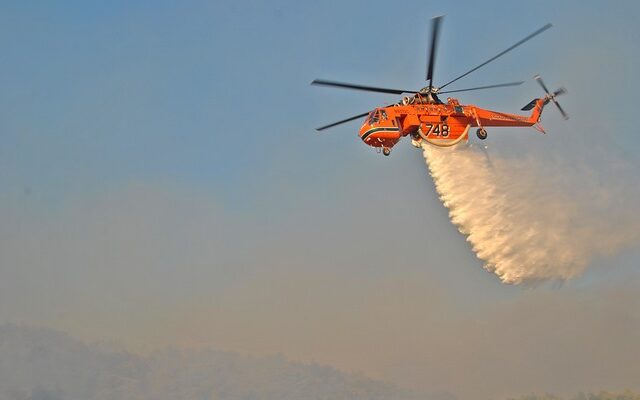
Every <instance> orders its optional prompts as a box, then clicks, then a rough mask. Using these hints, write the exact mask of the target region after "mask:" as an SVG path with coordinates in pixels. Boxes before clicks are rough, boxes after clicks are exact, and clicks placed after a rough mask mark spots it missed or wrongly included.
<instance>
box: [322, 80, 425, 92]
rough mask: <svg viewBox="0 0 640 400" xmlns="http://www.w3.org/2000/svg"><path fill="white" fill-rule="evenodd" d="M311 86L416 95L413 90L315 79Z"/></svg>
mask: <svg viewBox="0 0 640 400" xmlns="http://www.w3.org/2000/svg"><path fill="white" fill-rule="evenodd" d="M311 84H312V85H316V86H331V87H339V88H342V89H355V90H364V91H367V92H378V93H391V94H402V93H417V92H416V91H415V90H401V89H387V88H380V87H374V86H364V85H355V84H353V83H344V82H335V81H327V80H324V79H315V80H314V81H313V82H311Z"/></svg>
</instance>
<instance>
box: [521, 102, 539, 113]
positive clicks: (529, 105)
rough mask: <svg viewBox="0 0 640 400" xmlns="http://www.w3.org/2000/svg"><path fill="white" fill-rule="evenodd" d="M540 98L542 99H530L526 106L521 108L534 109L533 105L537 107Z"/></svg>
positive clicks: (524, 109)
mask: <svg viewBox="0 0 640 400" xmlns="http://www.w3.org/2000/svg"><path fill="white" fill-rule="evenodd" d="M538 100H540V99H533V100H531V101H530V102H529V103H528V104H527V105H526V106H524V107H522V108H521V110H522V111H529V110H532V109H533V107H535V105H536V102H537V101H538Z"/></svg>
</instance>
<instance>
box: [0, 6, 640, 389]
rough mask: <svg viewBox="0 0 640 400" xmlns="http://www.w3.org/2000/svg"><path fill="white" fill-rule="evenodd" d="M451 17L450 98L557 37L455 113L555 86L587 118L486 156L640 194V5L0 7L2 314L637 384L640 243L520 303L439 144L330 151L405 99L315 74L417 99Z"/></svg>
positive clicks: (522, 132)
mask: <svg viewBox="0 0 640 400" xmlns="http://www.w3.org/2000/svg"><path fill="white" fill-rule="evenodd" d="M442 14H445V15H446V18H445V21H444V26H443V30H442V40H441V43H440V44H441V46H440V49H441V51H440V52H439V54H438V60H437V66H436V72H435V73H436V82H444V81H446V80H447V78H449V79H450V78H452V77H455V76H456V75H458V74H460V73H462V72H464V71H465V70H466V69H468V68H470V67H472V66H474V65H475V64H478V63H480V62H482V61H484V60H485V59H487V58H489V57H490V56H492V55H493V54H495V53H497V52H499V51H501V50H503V49H504V48H506V47H508V46H509V45H511V44H512V43H514V42H515V41H517V40H519V39H521V38H522V37H524V36H526V35H527V34H529V33H530V32H532V31H534V30H536V29H537V28H539V27H541V26H543V25H544V24H546V23H547V22H551V23H553V24H554V28H553V29H551V30H549V31H547V32H545V33H543V34H542V35H540V36H539V37H537V38H536V39H535V40H533V41H532V42H530V43H527V44H526V45H525V46H523V47H522V48H519V49H518V50H516V51H514V52H513V53H512V54H509V56H506V57H504V58H503V59H500V60H499V61H498V62H495V63H494V64H491V65H490V66H487V67H485V68H483V69H481V70H479V71H478V72H476V73H474V74H473V75H471V76H469V77H468V78H465V79H464V80H462V81H460V82H459V84H458V85H457V87H459V88H461V87H468V86H477V85H482V84H492V83H500V82H509V81H514V80H526V81H527V82H526V83H525V84H524V85H522V86H520V87H517V88H508V89H496V90H494V91H485V92H470V93H468V94H465V95H464V96H462V95H461V96H460V97H459V99H460V100H461V102H463V103H474V104H478V105H482V106H486V107H491V108H495V109H498V110H504V111H507V112H516V111H517V110H519V109H520V108H521V107H522V106H523V105H525V104H526V103H527V102H529V101H530V100H531V99H532V98H534V97H537V96H540V95H541V92H540V89H539V87H538V86H537V85H536V84H535V82H533V81H532V80H531V79H530V78H531V77H532V76H533V75H534V74H536V73H540V74H542V76H543V77H544V78H545V80H546V81H547V83H548V85H549V86H552V87H554V88H555V87H557V86H560V85H564V86H566V87H567V89H568V91H569V95H567V96H564V97H563V98H562V99H561V101H562V104H563V106H564V107H565V109H566V110H567V111H568V112H569V114H570V115H571V119H570V120H569V121H567V122H565V121H563V120H562V119H561V118H560V116H559V115H558V113H556V112H555V110H553V109H549V110H547V111H546V112H545V115H544V116H543V124H544V125H545V127H546V128H547V130H548V131H549V134H548V135H546V136H542V135H540V134H538V133H536V132H535V131H534V130H528V129H502V130H498V129H496V130H495V131H490V132H489V140H488V145H489V150H491V149H492V147H495V148H501V150H503V151H504V150H505V149H508V150H509V151H512V154H513V156H514V157H519V156H521V155H526V154H536V155H537V156H539V157H540V160H541V161H540V162H541V163H542V164H544V165H546V166H547V168H548V169H549V170H551V171H553V172H552V173H557V174H558V176H561V177H563V178H564V179H568V180H578V181H579V180H589V179H601V180H602V182H603V184H605V183H606V184H613V185H614V186H616V187H617V188H619V187H622V188H623V189H624V187H625V186H629V187H634V185H635V183H636V182H638V178H639V173H638V166H639V165H640V161H639V160H638V156H637V152H638V151H639V150H640V146H639V145H638V141H637V139H636V136H637V135H636V133H637V127H636V126H635V124H634V122H635V118H634V116H635V115H634V113H635V107H636V105H637V104H639V102H638V101H637V100H638V93H640V87H639V86H640V85H639V84H638V82H639V81H638V80H637V79H636V72H637V71H638V70H640V50H639V47H638V45H637V43H638V40H639V39H640V27H638V25H637V19H638V17H640V6H639V5H638V4H637V3H636V2H632V1H627V2H604V1H603V2H585V1H575V2H555V1H546V2H518V3H515V2H496V1H484V2H482V4H480V3H478V2H448V3H446V4H445V3H444V2H427V1H404V2H400V3H397V4H395V3H389V2H382V1H361V2H355V1H353V2H343V1H332V2H325V3H323V4H316V3H306V2H293V1H292V2H281V1H273V2H241V1H234V2H205V1H202V2H184V1H183V2H169V1H153V2H142V1H141V2H131V1H126V2H125V1H123V2H116V1H113V2H108V3H104V4H98V3H94V4H89V3H87V2H82V1H66V2H56V3H55V4H54V3H52V2H20V1H15V2H3V3H2V5H0V49H2V52H1V54H2V55H1V56H0V71H1V72H2V73H1V74H0V88H1V90H0V140H1V145H0V185H2V188H3V190H2V191H0V235H1V236H0V237H1V238H2V240H0V322H18V323H21V322H22V323H27V324H35V325H43V326H48V327H54V328H58V329H61V330H64V331H67V332H70V333H72V334H73V335H76V336H78V337H80V338H83V339H86V340H117V341H120V342H123V343H125V344H126V345H127V346H130V347H131V348H132V349H136V350H140V351H148V350H151V349H153V348H155V347H158V346H162V345H167V344H177V345H185V346H199V345H208V346H212V347H216V348H220V349H224V350H233V351H239V352H247V353H252V354H266V353H277V352H281V353H283V354H284V355H285V356H287V357H290V358H292V359H294V360H300V361H309V360H316V361H319V362H323V363H328V364H331V365H334V366H336V367H338V368H341V369H344V370H347V371H349V370H358V371H362V372H363V373H365V374H367V375H369V376H372V377H375V378H379V379H383V380H387V381H391V382H394V383H398V384H400V385H404V386H407V387H411V388H415V389H419V390H423V391H425V392H428V393H438V394H443V393H452V394H454V395H457V396H459V397H460V398H462V399H468V398H471V397H472V395H473V396H474V398H478V397H479V398H483V399H486V398H490V397H491V398H502V397H505V396H509V395H519V394H522V393H527V392H530V391H551V392H559V393H563V392H568V393H573V392H574V391H577V390H588V389H593V390H599V389H606V388H613V389H620V388H622V387H630V388H635V389H638V388H639V387H638V384H639V382H640V381H638V379H637V377H638V376H640V350H639V347H638V346H637V343H638V338H639V337H640V290H638V289H639V288H640V269H639V268H638V265H639V263H640V253H639V252H638V248H637V247H636V248H630V249H626V250H624V251H622V252H620V253H618V254H615V255H612V256H610V257H606V258H602V259H597V260H595V261H594V262H593V263H592V265H591V268H590V269H589V270H588V271H587V272H586V273H585V274H584V275H582V276H581V277H578V278H576V279H574V280H571V281H568V282H566V283H564V284H559V283H557V282H556V283H552V284H547V285H541V286H538V287H533V288H531V287H522V286H508V285H504V284H502V283H501V282H500V281H499V280H498V279H497V277H496V276H495V275H493V274H490V273H488V272H486V271H485V270H483V269H482V262H480V261H479V260H477V259H476V257H475V256H474V254H473V253H472V252H471V250H470V247H469V245H468V244H467V243H466V242H465V240H464V237H463V236H461V235H460V234H459V233H458V232H457V230H456V228H455V227H454V226H453V225H452V224H451V223H450V221H449V220H448V216H447V210H446V209H445V208H444V207H443V206H442V204H441V203H440V202H439V200H438V198H437V195H436V193H435V190H434V186H433V183H432V182H431V179H430V178H429V176H428V173H427V169H426V166H425V163H424V159H423V158H422V154H421V152H420V151H417V150H416V149H414V148H412V147H411V146H410V145H409V144H408V143H401V144H400V145H399V146H398V148H397V149H395V150H394V152H393V154H392V156H391V157H389V158H382V157H381V156H379V155H377V154H375V152H374V151H372V150H371V149H369V148H367V147H366V146H365V145H363V144H362V143H361V141H360V140H359V139H358V138H357V136H356V133H357V129H358V124H357V123H353V124H350V125H344V126H341V127H339V128H336V129H334V130H333V131H330V132H327V134H322V135H318V134H316V133H315V131H314V129H313V128H314V127H316V126H319V125H322V124H324V123H328V122H332V121H335V120H338V119H341V118H344V117H348V116H350V115H354V114H358V113H361V112H364V111H366V110H368V109H370V108H371V107H374V106H376V105H382V104H385V103H390V102H393V101H396V100H397V98H396V97H395V96H387V95H377V94H368V93H359V92H349V91H341V90H330V89H326V88H315V87H310V86H309V82H310V81H311V80H312V79H314V78H317V77H319V78H328V79H336V80H345V81H352V82H356V83H363V84H372V85H380V86H389V87H408V88H411V87H416V88H417V87H420V86H422V84H423V76H424V72H425V71H424V70H425V62H426V61H425V58H426V52H427V50H426V47H427V43H428V32H429V20H430V18H431V17H433V16H436V15H442ZM494 132H495V134H494ZM554 165H557V166H558V168H555V169H554V168H553V166H554ZM566 165H572V166H574V168H562V167H563V166H566ZM582 166H585V167H587V166H588V168H581V167H582ZM619 169H623V170H624V171H625V173H624V174H621V175H619V174H615V173H613V172H612V171H618V170H619ZM594 171H595V174H592V173H594ZM627 206H628V207H638V203H637V202H633V201H632V202H631V203H628V204H627ZM614 211H615V210H614Z"/></svg>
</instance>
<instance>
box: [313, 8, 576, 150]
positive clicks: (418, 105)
mask: <svg viewBox="0 0 640 400" xmlns="http://www.w3.org/2000/svg"><path fill="white" fill-rule="evenodd" d="M442 20H443V16H440V17H435V18H433V19H432V20H431V46H430V49H429V52H428V53H427V55H428V60H427V72H426V81H428V83H429V84H428V86H425V87H423V88H422V89H419V90H402V89H388V88H381V87H374V86H365V85H358V84H352V83H344V82H336V81H331V80H324V79H315V80H313V81H312V82H311V84H312V85H318V86H329V87H337V88H342V89H352V90H362V91H368V92H377V93H389V94H397V95H402V94H409V95H407V96H405V97H403V98H402V100H400V101H399V102H397V103H395V104H392V105H389V106H385V107H378V108H376V109H374V110H373V111H367V112H365V113H362V114H358V115H356V116H353V117H350V118H346V119H343V120H341V121H338V122H334V123H331V124H328V125H325V126H321V127H319V128H317V129H316V130H317V131H323V130H325V129H328V128H332V127H334V126H337V125H341V124H344V123H346V122H350V121H353V120H356V119H359V118H362V117H366V119H365V120H364V123H363V124H362V127H361V128H360V131H359V136H360V138H361V139H362V141H363V142H364V143H365V144H367V145H369V146H372V147H374V148H377V149H378V151H380V149H382V154H384V155H385V156H388V155H389V154H391V148H392V147H393V146H394V145H395V144H396V143H398V142H399V141H400V139H401V138H402V137H405V136H410V137H411V142H412V144H413V145H414V146H415V147H418V148H419V147H421V146H422V143H423V142H426V143H429V144H431V145H434V146H438V147H451V146H455V145H456V144H458V143H460V142H463V141H464V142H467V141H468V139H469V130H470V129H471V127H474V128H476V127H477V130H476V135H477V137H478V138H479V139H481V140H485V139H486V138H487V129H486V128H487V127H507V126H512V127H529V126H533V127H534V128H535V129H537V130H538V131H540V132H541V133H545V130H544V128H542V126H541V125H540V124H539V121H540V117H541V115H542V110H543V108H544V106H545V105H547V104H548V103H549V102H552V103H553V104H555V105H556V107H557V108H558V110H559V111H560V114H561V115H562V117H563V118H564V119H568V116H567V113H566V112H565V111H564V109H563V108H562V107H561V106H560V104H559V103H558V101H557V100H556V97H557V96H559V95H561V94H565V93H566V90H565V89H564V88H560V89H558V90H556V91H554V92H550V91H549V89H548V88H547V86H546V85H545V84H544V81H543V80H542V78H541V77H540V76H539V75H536V76H535V77H534V79H535V80H536V81H537V82H538V83H539V84H540V86H541V87H542V89H543V90H544V92H545V96H544V97H541V98H536V99H533V100H531V101H530V102H529V103H528V104H527V105H525V106H524V107H522V111H531V114H530V115H528V116H527V115H518V114H510V113H504V112H499V111H492V110H488V109H484V108H481V107H478V106H475V105H471V104H470V105H462V104H460V102H459V101H458V100H457V99H455V98H452V97H449V98H447V101H446V103H445V102H443V101H441V100H440V98H439V96H440V95H443V94H448V93H459V92H466V91H471V90H481V89H492V88H500V87H508V86H517V85H521V84H522V83H524V82H523V81H520V82H509V83H501V84H496V85H487V86H477V87H472V88H466V89H457V90H446V91H443V90H442V89H444V88H445V87H447V86H449V85H450V84H452V83H454V82H457V81H458V80H460V79H462V78H464V77H466V76H467V75H469V74H470V73H472V72H474V71H476V70H478V69H480V68H482V67H484V66H485V65H487V64H489V63H490V62H492V61H494V60H496V59H497V58H499V57H502V56H503V55H505V54H506V53H508V52H510V51H511V50H513V49H515V48H516V47H518V46H520V45H522V44H523V43H525V42H527V41H529V40H530V39H532V38H533V37H535V36H537V35H539V34H540V33H542V32H544V31H546V30H547V29H549V28H551V26H552V25H551V24H547V25H545V26H543V27H542V28H540V29H538V30H537V31H535V32H533V33H531V34H530V35H528V36H527V37H525V38H524V39H522V40H520V41H519V42H517V43H515V44H514V45H512V46H510V47H509V48H507V49H506V50H504V51H502V52H500V53H498V54H497V55H495V56H493V57H491V58H490V59H488V60H487V61H485V62H483V63H482V64H480V65H478V66H476V67H474V68H472V69H470V70H468V71H467V72H465V73H464V74H462V75H460V76H458V77H456V78H454V79H452V80H450V81H449V82H447V83H445V84H443V85H442V86H439V87H438V86H435V85H434V84H433V76H434V67H435V59H436V52H437V46H438V36H439V33H440V26H441V22H442Z"/></svg>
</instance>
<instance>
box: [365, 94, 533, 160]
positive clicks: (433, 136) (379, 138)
mask: <svg viewBox="0 0 640 400" xmlns="http://www.w3.org/2000/svg"><path fill="white" fill-rule="evenodd" d="M544 104H545V99H544V98H542V99H537V100H536V101H535V105H534V107H533V111H532V113H531V115H529V116H524V115H517V114H509V113H503V112H498V111H492V110H487V109H483V108H480V107H477V106H474V105H460V103H459V102H458V100H456V99H453V98H449V99H447V103H434V102H430V101H426V100H422V99H421V96H416V98H415V101H413V104H402V103H399V104H394V105H392V106H388V107H383V108H377V109H375V110H374V111H372V112H371V113H370V114H369V115H368V116H367V118H366V120H365V122H364V124H363V125H362V127H361V128H360V133H359V136H360V138H361V139H362V140H363V141H364V142H365V143H366V144H367V145H369V146H372V147H381V148H383V149H386V150H387V151H388V150H389V149H391V148H392V147H393V146H394V145H395V144H396V143H397V142H398V141H399V140H400V139H401V138H402V137H404V136H411V138H412V139H414V140H415V141H418V142H420V141H422V140H425V141H427V142H429V143H431V144H433V145H436V146H442V147H446V146H453V145H455V144H457V143H459V142H461V141H467V140H468V132H469V129H470V128H471V127H480V129H481V130H482V131H484V128H485V127H500V126H502V127H506V126H514V127H522V126H532V125H535V124H537V122H538V120H539V119H540V114H541V113H542V109H543V107H544ZM484 134H485V135H486V131H484ZM478 135H479V136H480V130H479V133H478Z"/></svg>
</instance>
